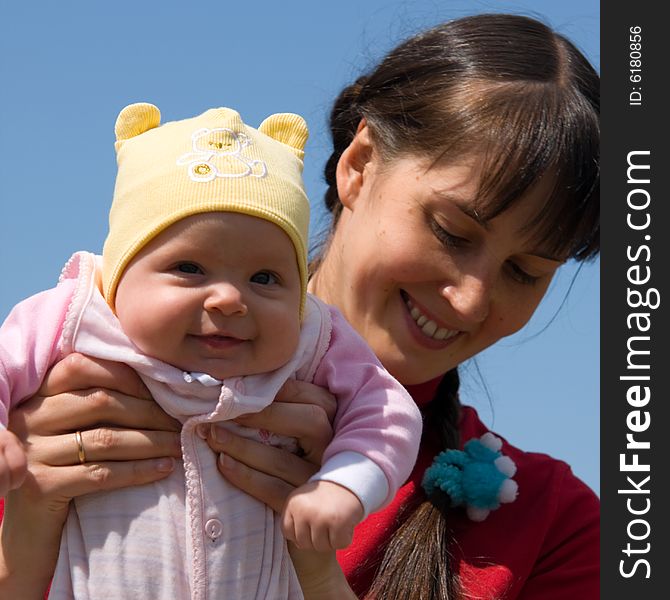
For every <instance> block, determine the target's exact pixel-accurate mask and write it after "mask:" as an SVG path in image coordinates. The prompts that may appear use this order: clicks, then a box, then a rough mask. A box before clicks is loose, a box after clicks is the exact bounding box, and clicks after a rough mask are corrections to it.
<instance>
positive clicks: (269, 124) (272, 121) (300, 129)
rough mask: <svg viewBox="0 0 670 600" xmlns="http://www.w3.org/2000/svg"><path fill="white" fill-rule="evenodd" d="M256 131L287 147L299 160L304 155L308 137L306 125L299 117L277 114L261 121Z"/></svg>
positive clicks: (290, 114)
mask: <svg viewBox="0 0 670 600" xmlns="http://www.w3.org/2000/svg"><path fill="white" fill-rule="evenodd" d="M258 131H260V132H262V133H264V134H265V135H267V136H270V137H271V138H274V139H275V140H277V141H278V142H281V143H282V144H286V145H287V146H289V147H290V148H291V149H292V150H293V151H294V152H295V153H296V154H297V155H298V157H299V158H302V157H303V155H304V151H303V150H304V148H305V142H307V137H308V136H309V130H308V129H307V123H305V119H303V118H302V117H301V116H300V115H296V114H294V113H278V114H276V115H272V116H269V117H268V118H267V119H265V121H263V122H262V123H261V125H260V127H259V128H258Z"/></svg>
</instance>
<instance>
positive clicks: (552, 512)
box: [0, 382, 600, 600]
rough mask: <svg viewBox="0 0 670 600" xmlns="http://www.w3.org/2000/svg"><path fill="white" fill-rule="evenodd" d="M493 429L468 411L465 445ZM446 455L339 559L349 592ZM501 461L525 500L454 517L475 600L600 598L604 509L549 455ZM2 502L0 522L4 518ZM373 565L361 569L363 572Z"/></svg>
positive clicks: (363, 579) (516, 454)
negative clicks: (477, 515)
mask: <svg viewBox="0 0 670 600" xmlns="http://www.w3.org/2000/svg"><path fill="white" fill-rule="evenodd" d="M436 386H437V382H429V383H427V384H424V385H421V386H413V387H411V388H409V391H410V393H411V394H412V396H413V397H414V399H415V401H416V402H417V404H418V405H419V406H422V405H425V404H426V403H427V402H429V401H430V400H431V399H432V397H433V395H434V393H435V389H436ZM487 431H488V429H487V428H486V427H485V426H484V424H483V423H482V422H481V421H480V420H479V417H478V416H477V413H476V412H475V410H474V409H472V408H470V407H463V409H462V416H461V423H460V434H461V442H462V443H464V442H466V441H468V440H469V439H471V438H473V437H480V436H481V435H483V434H484V433H486V432H487ZM440 450H442V448H434V447H422V448H421V451H420V453H419V458H418V460H417V464H416V467H415V469H414V472H413V473H412V475H411V477H410V479H409V481H408V482H407V483H406V484H405V485H404V486H403V487H402V488H401V489H400V491H399V492H398V494H397V495H396V497H395V499H394V500H393V502H392V503H391V504H390V505H389V506H387V507H386V508H385V509H384V510H382V511H380V512H378V513H375V514H373V515H370V516H369V517H368V518H367V519H366V520H365V521H364V522H363V523H361V524H360V525H359V526H358V527H357V528H356V532H355V535H354V541H353V544H352V545H351V546H350V547H349V548H347V550H344V551H342V552H339V553H338V559H339V561H340V564H341V565H342V568H343V570H344V572H345V573H346V575H347V577H348V579H349V582H350V584H351V585H352V586H353V587H354V589H355V590H356V592H357V593H358V594H359V595H363V594H364V593H365V591H366V590H367V589H368V587H369V585H370V582H371V581H372V578H373V576H374V570H375V568H376V563H375V554H376V551H378V550H379V549H380V548H383V547H384V544H385V543H386V541H387V540H388V538H389V535H390V534H391V532H392V531H393V530H394V527H393V522H394V519H395V516H396V514H397V512H398V510H399V509H400V508H401V507H402V506H404V505H405V504H406V503H408V502H411V501H413V500H416V498H417V495H418V496H419V497H421V496H423V492H422V491H421V485H420V484H421V478H422V476H423V472H424V471H425V470H426V468H427V467H428V466H429V465H430V464H431V462H432V460H433V458H434V456H435V455H436V454H437V453H438V452H439V451H440ZM502 453H503V454H504V455H506V456H509V457H510V458H511V459H512V460H513V461H514V462H515V463H516V466H517V473H516V475H515V476H514V479H515V480H516V482H517V483H518V485H519V495H518V497H517V499H516V500H515V501H514V502H512V503H511V504H503V505H502V506H501V507H500V508H499V509H497V510H495V511H493V512H492V513H491V514H490V515H489V516H488V517H487V518H486V520H485V521H483V522H481V523H476V522H473V521H470V520H469V519H468V518H467V517H466V516H465V513H464V511H462V510H461V509H454V511H453V513H452V516H451V517H450V523H451V527H452V530H453V533H454V536H455V539H456V542H457V544H455V545H454V548H453V549H452V551H453V552H454V554H455V562H454V564H455V565H456V568H457V569H458V573H459V575H460V577H461V582H462V585H463V588H464V591H465V592H466V594H467V597H468V598H470V599H473V600H502V599H504V600H564V599H568V600H592V599H593V600H595V599H598V598H599V597H600V592H599V589H600V588H599V573H600V564H599V562H600V546H599V537H600V529H599V527H600V524H599V520H600V503H599V500H598V498H597V496H596V495H595V494H594V493H593V492H592V491H591V490H590V489H589V488H588V487H587V486H586V485H585V484H584V483H582V482H581V481H580V480H579V479H577V478H576V477H575V476H574V475H573V474H572V471H571V470H570V467H569V466H568V465H566V464H565V463H563V462H561V461H558V460H555V459H553V458H551V457H549V456H547V455H545V454H536V453H532V452H523V451H521V450H519V449H518V448H515V447H514V446H511V445H509V444H508V443H507V442H506V441H505V440H503V447H502ZM2 510H3V505H2V500H1V499H0V518H1V517H2ZM366 564H367V565H368V566H367V567H364V568H357V567H358V566H359V565H366Z"/></svg>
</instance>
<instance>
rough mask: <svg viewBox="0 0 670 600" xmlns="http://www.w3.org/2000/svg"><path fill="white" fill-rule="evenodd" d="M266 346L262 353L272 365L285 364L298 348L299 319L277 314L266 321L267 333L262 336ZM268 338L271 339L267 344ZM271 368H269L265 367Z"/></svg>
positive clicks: (274, 367)
mask: <svg viewBox="0 0 670 600" xmlns="http://www.w3.org/2000/svg"><path fill="white" fill-rule="evenodd" d="M264 340H265V344H266V348H265V349H264V352H263V354H264V355H265V357H266V359H267V360H268V361H270V362H272V363H274V366H273V367H272V369H276V368H279V367H280V366H282V365H284V364H286V363H287V362H288V361H289V360H291V358H292V357H293V355H294V354H295V352H296V350H297V349H298V343H299V341H300V321H299V319H298V318H295V319H292V318H287V315H286V314H284V315H277V318H276V319H273V320H272V321H271V322H269V323H268V335H266V336H264ZM268 340H271V341H270V343H269V344H268ZM267 370H271V369H267Z"/></svg>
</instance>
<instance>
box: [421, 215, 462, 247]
mask: <svg viewBox="0 0 670 600" xmlns="http://www.w3.org/2000/svg"><path fill="white" fill-rule="evenodd" d="M430 228H431V229H432V231H433V235H434V236H435V237H436V238H437V239H438V240H439V242H440V243H441V244H442V245H444V246H446V247H447V248H459V247H462V246H464V245H466V244H467V243H468V240H466V239H465V238H462V237H459V236H457V235H453V234H451V233H449V232H448V231H447V230H446V229H445V228H444V227H442V226H441V225H440V224H439V223H438V222H437V221H435V220H434V219H432V220H431V222H430Z"/></svg>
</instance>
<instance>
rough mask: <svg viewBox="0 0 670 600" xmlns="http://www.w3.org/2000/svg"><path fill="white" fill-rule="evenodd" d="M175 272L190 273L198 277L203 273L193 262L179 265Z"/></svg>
mask: <svg viewBox="0 0 670 600" xmlns="http://www.w3.org/2000/svg"><path fill="white" fill-rule="evenodd" d="M175 270H176V271H178V272H179V273H188V274H189V275H197V274H200V273H202V269H201V268H200V267H199V266H198V265H196V264H195V263H191V262H183V263H179V264H178V265H177V266H176V267H175Z"/></svg>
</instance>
